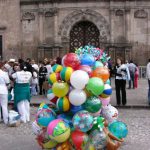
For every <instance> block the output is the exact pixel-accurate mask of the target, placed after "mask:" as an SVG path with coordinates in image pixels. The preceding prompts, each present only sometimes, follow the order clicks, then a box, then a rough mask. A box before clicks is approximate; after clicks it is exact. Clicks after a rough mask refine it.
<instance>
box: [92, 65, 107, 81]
mask: <svg viewBox="0 0 150 150" xmlns="http://www.w3.org/2000/svg"><path fill="white" fill-rule="evenodd" d="M92 77H98V78H101V79H102V80H103V81H104V82H106V81H107V80H108V79H109V70H108V69H107V68H105V67H98V68H96V69H95V70H94V71H93V72H92Z"/></svg>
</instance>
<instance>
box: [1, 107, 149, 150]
mask: <svg viewBox="0 0 150 150" xmlns="http://www.w3.org/2000/svg"><path fill="white" fill-rule="evenodd" d="M36 109H37V108H35V107H32V109H31V114H32V121H33V118H35V113H36ZM118 111H119V120H121V121H123V122H125V123H126V124H127V125H128V129H129V134H128V136H127V138H126V139H125V142H124V143H123V145H122V147H121V148H120V150H150V142H149V138H150V119H149V118H150V110H148V109H118ZM31 123H32V122H31ZM31 123H28V124H21V126H19V127H17V128H13V127H12V128H10V127H6V126H5V125H4V124H0V150H41V148H40V147H39V146H38V144H37V143H36V141H35V135H34V134H33V133H32V128H31Z"/></svg>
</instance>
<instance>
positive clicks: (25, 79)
mask: <svg viewBox="0 0 150 150" xmlns="http://www.w3.org/2000/svg"><path fill="white" fill-rule="evenodd" d="M26 70H27V67H26V66H24V65H23V64H21V65H20V71H17V72H16V73H14V74H12V78H13V79H15V84H14V104H15V106H16V107H17V108H18V111H19V114H20V115H21V121H22V122H23V123H26V122H28V121H30V103H29V102H30V98H31V95H30V84H29V83H30V81H31V78H32V74H31V73H30V72H29V71H26Z"/></svg>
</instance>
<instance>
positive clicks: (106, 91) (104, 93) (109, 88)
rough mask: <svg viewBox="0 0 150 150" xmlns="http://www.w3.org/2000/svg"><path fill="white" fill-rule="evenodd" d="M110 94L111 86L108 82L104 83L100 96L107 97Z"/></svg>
mask: <svg viewBox="0 0 150 150" xmlns="http://www.w3.org/2000/svg"><path fill="white" fill-rule="evenodd" d="M111 94H112V88H111V86H110V85H109V84H104V91H103V93H102V94H101V95H100V97H103V98H107V97H109V96H110V95H111Z"/></svg>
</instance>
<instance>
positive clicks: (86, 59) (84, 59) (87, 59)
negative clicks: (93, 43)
mask: <svg viewBox="0 0 150 150" xmlns="http://www.w3.org/2000/svg"><path fill="white" fill-rule="evenodd" d="M94 63H95V58H94V57H93V56H92V55H90V54H83V55H82V56H81V64H82V65H88V66H93V65H94Z"/></svg>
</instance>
